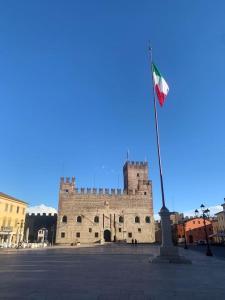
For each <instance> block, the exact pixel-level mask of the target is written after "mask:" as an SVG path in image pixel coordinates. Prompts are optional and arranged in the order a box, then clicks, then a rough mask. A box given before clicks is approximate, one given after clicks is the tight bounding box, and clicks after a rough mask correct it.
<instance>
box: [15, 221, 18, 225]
mask: <svg viewBox="0 0 225 300" xmlns="http://www.w3.org/2000/svg"><path fill="white" fill-rule="evenodd" d="M17 225H18V219H16V220H15V227H17Z"/></svg>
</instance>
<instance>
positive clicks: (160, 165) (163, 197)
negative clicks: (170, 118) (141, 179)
mask: <svg viewBox="0 0 225 300" xmlns="http://www.w3.org/2000/svg"><path fill="white" fill-rule="evenodd" d="M149 52H150V63H151V73H152V92H153V98H154V114H155V130H156V139H157V150H158V161H159V174H160V184H161V194H162V206H163V207H166V205H165V196H164V187H163V175H162V162H161V155H160V142H159V125H158V114H157V108H156V98H155V88H154V80H153V72H152V48H151V47H149Z"/></svg>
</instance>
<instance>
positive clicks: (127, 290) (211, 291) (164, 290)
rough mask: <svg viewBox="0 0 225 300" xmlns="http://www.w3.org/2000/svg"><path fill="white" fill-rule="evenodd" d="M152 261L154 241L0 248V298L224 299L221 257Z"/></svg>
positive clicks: (188, 252) (193, 254) (199, 255)
mask: <svg viewBox="0 0 225 300" xmlns="http://www.w3.org/2000/svg"><path fill="white" fill-rule="evenodd" d="M180 251H181V252H182V254H184V253H185V254H186V257H188V258H190V259H192V262H193V263H192V265H173V264H152V263H149V257H150V256H151V257H152V256H153V255H156V254H157V253H158V247H157V246H150V245H138V246H137V247H135V246H132V245H116V244H108V245H103V246H100V245H98V246H95V247H93V246H92V247H82V248H75V247H74V248H72V247H68V248H49V249H37V250H33V249H30V250H8V251H7V250H0V299H4V300H6V299H30V300H32V299H99V300H100V299H110V300H115V299H133V300H136V299H137V300H139V299H192V300H193V299H204V300H206V299H225V284H224V279H225V271H224V270H225V261H224V260H219V259H217V258H215V257H206V256H205V255H203V254H202V253H198V252H194V251H191V250H184V249H180Z"/></svg>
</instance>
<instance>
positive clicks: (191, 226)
mask: <svg viewBox="0 0 225 300" xmlns="http://www.w3.org/2000/svg"><path fill="white" fill-rule="evenodd" d="M205 224H206V231H207V234H208V237H209V236H210V235H211V234H212V233H213V227H212V222H211V220H209V219H207V220H205ZM185 236H186V241H187V243H189V244H192V243H199V242H201V241H202V242H206V236H205V227H204V220H203V218H193V219H191V220H188V221H186V222H185Z"/></svg>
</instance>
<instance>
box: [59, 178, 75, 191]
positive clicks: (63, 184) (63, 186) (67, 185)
mask: <svg viewBox="0 0 225 300" xmlns="http://www.w3.org/2000/svg"><path fill="white" fill-rule="evenodd" d="M74 190H75V177H72V178H71V180H70V178H69V177H66V180H65V179H64V177H61V178H60V191H63V192H67V193H69V192H72V191H74Z"/></svg>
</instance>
